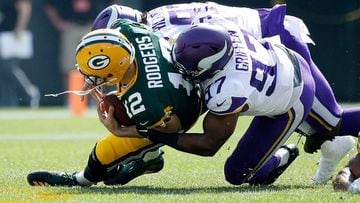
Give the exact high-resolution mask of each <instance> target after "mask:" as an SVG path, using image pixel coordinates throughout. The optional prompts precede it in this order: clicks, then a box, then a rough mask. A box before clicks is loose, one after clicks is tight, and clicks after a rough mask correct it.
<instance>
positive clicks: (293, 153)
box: [264, 144, 299, 185]
mask: <svg viewBox="0 0 360 203" xmlns="http://www.w3.org/2000/svg"><path fill="white" fill-rule="evenodd" d="M280 148H284V149H286V150H288V151H289V153H290V156H289V159H288V162H287V163H286V164H285V165H282V166H279V167H277V168H276V169H275V170H273V171H272V172H271V173H270V174H269V176H268V177H267V179H266V180H265V182H264V184H265V185H270V184H272V183H274V182H275V181H276V179H278V178H279V177H280V175H281V174H282V173H284V171H285V169H286V168H287V167H288V166H290V164H291V163H292V162H293V161H294V160H295V159H296V158H297V157H298V156H299V149H298V148H297V147H296V146H295V145H294V144H288V145H284V146H281V147H280Z"/></svg>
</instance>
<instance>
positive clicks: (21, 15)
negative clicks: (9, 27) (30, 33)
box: [14, 0, 31, 32]
mask: <svg viewBox="0 0 360 203" xmlns="http://www.w3.org/2000/svg"><path fill="white" fill-rule="evenodd" d="M16 10H17V12H18V18H17V22H16V25H15V29H14V31H15V32H20V31H22V30H24V29H26V27H27V25H28V23H29V20H30V15H31V3H30V2H29V1H28V0H20V1H18V2H17V3H16Z"/></svg>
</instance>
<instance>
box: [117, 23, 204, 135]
mask: <svg viewBox="0 0 360 203" xmlns="http://www.w3.org/2000/svg"><path fill="white" fill-rule="evenodd" d="M112 28H114V29H120V32H121V33H122V34H123V35H125V36H126V37H127V38H128V40H129V41H130V42H131V43H132V45H133V46H134V48H135V61H136V64H137V78H136V81H135V83H134V84H133V85H132V86H131V87H130V88H129V89H128V90H126V91H125V92H124V93H123V94H122V96H121V99H122V101H123V102H124V105H125V107H126V109H127V114H128V115H129V116H130V118H131V119H132V120H133V121H134V122H135V123H136V125H137V127H138V129H139V128H152V127H156V126H160V125H161V124H163V123H164V121H165V120H166V119H167V118H169V116H170V114H171V113H172V114H175V115H177V116H178V117H179V118H180V121H181V124H182V130H184V131H186V130H188V129H189V128H190V127H191V126H192V125H193V124H194V123H195V121H196V120H197V118H198V117H199V115H200V111H201V100H200V96H199V93H198V88H196V86H194V84H193V83H191V82H189V81H186V80H184V79H183V77H182V75H181V74H180V73H179V72H177V71H176V69H175V68H174V66H173V65H172V63H171V58H170V47H169V44H168V42H167V41H166V40H165V39H163V38H160V37H159V36H158V35H156V34H155V33H153V32H151V31H149V30H148V29H147V28H146V27H144V26H143V25H142V24H139V23H136V22H132V21H129V20H125V19H124V20H120V21H117V22H116V23H115V24H114V25H113V26H112Z"/></svg>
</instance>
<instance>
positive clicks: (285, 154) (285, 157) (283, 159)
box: [275, 148, 290, 167]
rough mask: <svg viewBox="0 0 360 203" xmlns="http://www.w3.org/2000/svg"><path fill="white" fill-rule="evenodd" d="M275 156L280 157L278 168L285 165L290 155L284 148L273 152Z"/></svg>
mask: <svg viewBox="0 0 360 203" xmlns="http://www.w3.org/2000/svg"><path fill="white" fill-rule="evenodd" d="M275 156H277V157H280V163H279V165H278V167H280V166H283V165H285V164H286V163H287V162H288V161H289V157H290V153H289V150H287V149H285V148H280V149H278V150H277V151H276V152H275Z"/></svg>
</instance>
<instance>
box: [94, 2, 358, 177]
mask: <svg viewBox="0 0 360 203" xmlns="http://www.w3.org/2000/svg"><path fill="white" fill-rule="evenodd" d="M216 15H221V16H222V17H224V18H225V19H226V20H229V21H231V22H233V23H235V24H236V25H238V26H240V27H241V28H242V29H244V30H246V31H247V32H249V33H250V34H252V36H253V37H255V38H256V39H261V38H264V37H271V36H275V35H278V36H280V40H281V43H282V44H284V45H285V46H286V47H287V48H290V49H292V50H295V51H296V52H297V53H299V54H300V55H301V56H302V57H303V58H304V59H305V60H306V62H307V63H308V64H309V65H310V66H311V67H312V68H311V69H310V71H311V72H312V74H313V75H317V77H318V78H322V80H315V81H314V82H315V83H316V85H315V88H316V91H315V94H316V98H315V104H314V105H316V106H317V109H312V112H311V113H310V116H309V119H308V120H307V122H303V123H302V124H301V125H300V126H299V127H298V129H297V131H298V132H301V133H303V134H305V135H307V136H308V137H307V139H306V142H305V145H304V149H305V151H306V152H308V153H313V152H315V151H317V150H318V149H319V148H320V149H321V153H322V154H321V158H320V164H319V169H318V171H317V172H316V174H315V177H314V178H313V182H314V183H325V182H326V181H328V180H329V179H330V178H331V176H332V174H333V172H334V170H335V167H336V165H337V163H338V162H339V161H340V160H341V158H342V157H343V156H345V154H346V153H347V152H348V151H349V150H350V149H352V147H353V145H354V140H353V138H352V137H351V136H343V137H336V138H334V136H333V133H329V132H333V131H335V130H334V128H335V125H336V124H337V123H338V121H339V119H340V117H342V116H343V117H344V118H347V119H349V118H352V117H353V116H354V115H355V116H356V111H355V112H353V110H342V108H341V107H340V106H339V105H338V103H337V102H336V100H335V99H332V98H333V97H334V95H333V93H332V92H331V91H323V89H325V90H330V89H331V88H330V86H329V84H328V83H327V81H326V80H325V79H324V76H323V75H322V73H321V72H320V71H319V69H318V68H317V67H316V65H315V63H314V62H313V60H312V58H311V55H310V52H309V49H308V47H307V43H313V41H312V40H311V38H310V37H309V36H308V35H309V32H308V30H307V27H306V26H305V24H304V23H303V22H302V20H301V19H299V18H296V17H294V16H289V15H286V5H276V6H274V7H273V8H259V9H250V8H242V7H229V6H224V5H220V4H217V3H214V2H205V3H196V2H194V3H189V4H173V5H166V6H161V7H159V8H155V9H153V10H150V11H148V12H146V13H141V12H140V11H137V10H134V9H131V8H128V7H124V6H119V5H112V6H109V7H107V8H105V9H104V10H103V11H102V12H101V13H100V14H99V15H98V17H97V18H96V20H95V21H94V23H93V29H99V28H105V27H110V26H111V24H112V23H113V22H114V21H115V20H116V19H118V18H128V19H131V20H134V21H137V22H142V23H145V24H146V25H148V26H149V27H150V28H151V29H152V30H153V31H155V32H156V33H158V34H160V35H161V36H163V37H164V38H165V39H167V40H168V41H169V42H170V43H173V42H174V40H175V39H176V38H177V36H178V35H179V34H180V33H181V32H183V31H184V30H186V29H188V28H189V27H190V26H191V24H193V23H197V22H203V21H209V20H213V19H211V18H214V16H216ZM324 92H329V94H326V93H324ZM323 103H327V104H329V105H328V106H324V105H323ZM330 107H331V108H330ZM319 109H321V110H319ZM319 115H321V117H319ZM308 122H309V123H321V127H318V128H321V129H319V130H316V129H313V127H312V125H309V124H308ZM348 132H349V133H351V132H353V130H348ZM346 133H347V132H344V133H343V134H346ZM349 135H351V134H349ZM327 140H333V141H332V142H330V141H327ZM329 149H331V150H329Z"/></svg>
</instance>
